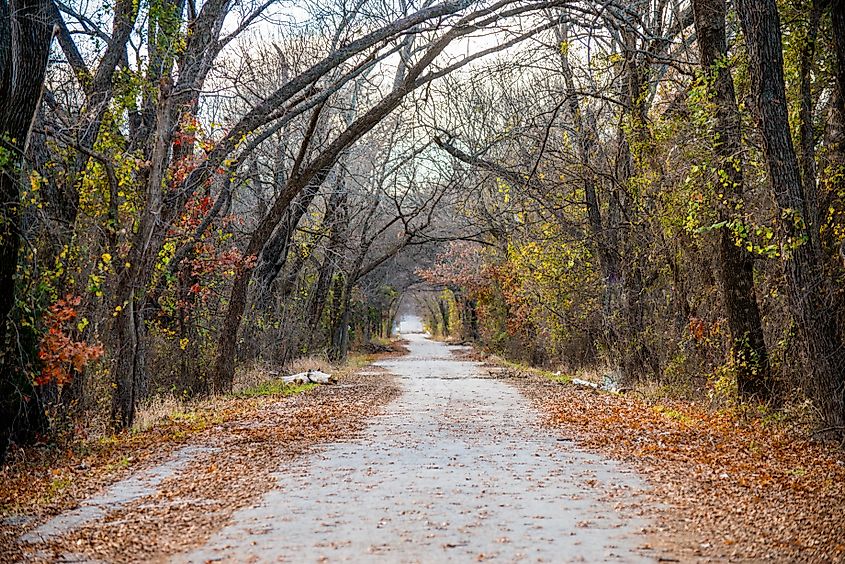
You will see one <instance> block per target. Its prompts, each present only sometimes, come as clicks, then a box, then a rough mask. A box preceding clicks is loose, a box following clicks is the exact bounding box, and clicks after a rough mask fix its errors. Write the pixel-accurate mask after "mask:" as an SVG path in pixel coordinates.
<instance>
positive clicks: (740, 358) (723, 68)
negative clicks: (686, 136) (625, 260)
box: [693, 0, 774, 401]
mask: <svg viewBox="0 0 845 564" xmlns="http://www.w3.org/2000/svg"><path fill="white" fill-rule="evenodd" d="M693 9H694V14H695V30H696V36H697V39H698V49H699V53H700V55H701V66H702V67H703V69H704V73H705V76H706V79H707V86H708V91H709V96H710V99H711V100H712V102H713V105H714V106H715V108H714V109H715V115H714V119H713V133H714V135H713V138H714V139H715V142H714V147H713V148H714V151H715V153H716V156H717V158H718V159H719V178H720V179H721V178H722V173H724V179H725V180H724V181H721V180H720V184H719V185H718V186H717V192H718V194H717V198H718V200H719V204H718V209H719V219H720V221H723V222H725V221H727V222H741V221H742V217H741V216H738V215H737V212H738V211H739V210H742V208H743V191H744V182H745V180H744V178H743V166H742V159H741V157H740V155H741V154H742V132H741V129H740V128H741V122H740V115H739V109H738V107H737V104H736V94H735V92H734V83H733V77H732V76H731V71H730V69H729V68H728V67H727V56H728V54H727V52H728V46H727V40H726V36H725V17H726V11H727V9H726V6H725V0H694V2H693ZM740 213H741V212H740ZM719 276H720V278H721V282H722V299H723V300H724V303H725V310H726V313H727V318H728V326H729V327H730V331H731V355H732V357H733V363H734V367H735V370H736V380H737V388H738V390H739V394H740V397H742V398H743V399H746V400H750V399H756V400H762V401H767V400H770V399H772V397H773V395H774V385H773V382H772V379H771V371H770V369H769V356H768V351H767V350H766V343H765V340H764V338H763V324H762V321H761V318H760V309H759V307H758V305H757V299H756V296H755V294H754V257H753V256H752V255H751V253H749V252H747V251H746V250H745V249H744V248H743V247H742V246H740V245H737V244H736V243H735V241H734V235H733V232H732V230H731V229H730V228H729V227H727V226H725V227H722V228H721V229H720V230H719Z"/></svg>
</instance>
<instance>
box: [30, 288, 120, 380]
mask: <svg viewBox="0 0 845 564" xmlns="http://www.w3.org/2000/svg"><path fill="white" fill-rule="evenodd" d="M81 301H82V298H80V297H79V296H71V295H67V296H65V298H64V299H60V300H58V301H56V303H54V304H53V305H52V306H50V309H49V310H48V312H47V314H46V315H45V316H44V323H45V324H46V326H47V332H46V333H45V334H44V336H43V337H42V338H41V343H40V344H39V347H38V358H39V360H41V363H42V367H41V374H40V375H39V376H38V377H36V379H35V383H36V384H37V385H39V386H43V385H44V384H47V383H49V382H55V383H56V384H58V385H60V386H63V385H65V384H68V383H70V381H71V380H72V379H73V371H75V372H82V370H84V369H85V366H86V365H87V364H88V363H89V362H92V361H94V360H97V359H98V358H100V357H101V356H102V355H103V352H104V351H103V346H102V345H101V344H100V343H95V344H89V343H87V342H86V341H77V340H74V339H73V338H72V337H71V336H70V334H69V331H70V330H71V328H69V327H67V326H68V325H69V323H70V322H71V321H73V320H74V319H75V318H76V316H77V312H76V307H77V306H78V305H79V304H80V303H81Z"/></svg>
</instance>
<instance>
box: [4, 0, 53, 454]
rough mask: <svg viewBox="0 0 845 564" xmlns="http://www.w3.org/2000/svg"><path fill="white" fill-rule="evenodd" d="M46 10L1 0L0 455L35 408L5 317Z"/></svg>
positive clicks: (42, 3) (46, 37)
mask: <svg viewBox="0 0 845 564" xmlns="http://www.w3.org/2000/svg"><path fill="white" fill-rule="evenodd" d="M50 10H51V2H49V1H47V0H12V1H11V2H7V1H6V0H0V205H2V211H1V212H0V460H2V459H3V457H4V455H5V453H6V448H7V446H8V442H9V438H10V436H11V435H12V433H13V432H14V431H16V430H18V429H19V430H21V431H24V432H26V431H29V430H30V429H27V426H28V424H29V423H30V421H28V419H30V418H32V417H33V416H32V414H31V412H32V411H33V410H34V409H35V408H34V407H33V406H31V405H27V404H28V401H27V399H26V397H25V396H26V395H27V392H28V390H29V388H30V386H29V383H28V382H26V380H25V377H22V375H21V373H20V371H19V370H18V367H17V366H16V363H15V358H14V357H15V346H14V332H10V331H9V323H10V319H9V316H10V314H11V312H12V309H13V308H14V306H15V295H16V292H15V273H16V271H17V266H18V253H19V250H20V245H21V223H20V211H19V210H20V198H21V186H22V184H23V182H25V170H26V167H25V159H26V152H27V145H28V141H29V137H30V133H31V129H32V124H33V121H34V119H35V112H36V110H37V108H38V104H39V101H40V100H41V93H42V88H43V85H44V78H45V73H46V69H47V57H48V55H49V53H50V43H51V41H52V38H53V26H52V25H51V24H50V14H51V11H50ZM10 333H11V334H10Z"/></svg>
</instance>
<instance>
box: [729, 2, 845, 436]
mask: <svg viewBox="0 0 845 564" xmlns="http://www.w3.org/2000/svg"><path fill="white" fill-rule="evenodd" d="M736 7H737V11H738V12H739V16H740V22H741V24H742V29H743V32H744V33H745V38H746V43H747V47H748V59H749V70H750V74H751V79H752V91H753V93H754V96H755V98H756V101H757V108H758V111H759V115H760V118H759V119H760V128H761V131H762V137H763V152H764V154H765V157H766V161H767V163H768V167H769V176H770V180H771V184H772V190H773V192H774V196H775V201H776V202H777V205H778V208H779V210H780V215H781V221H780V226H779V227H780V235H781V254H782V259H783V267H784V273H785V277H786V283H787V289H788V294H789V298H790V304H791V306H792V310H793V315H794V317H795V321H796V323H797V325H798V329H799V331H800V335H801V337H802V340H803V344H804V347H805V351H806V354H807V361H808V364H809V368H810V370H811V373H812V380H811V383H810V384H811V385H810V391H811V395H812V397H813V399H814V401H815V403H816V405H817V406H818V408H819V409H820V411H821V413H822V414H823V416H824V418H825V421H826V422H827V423H828V425H830V426H831V427H836V428H838V429H839V434H840V435H845V432H843V428H845V347H843V346H842V343H841V342H840V334H839V326H838V308H837V307H836V306H837V304H835V303H834V300H833V297H832V294H831V292H830V288H829V287H828V284H829V281H828V280H827V278H826V277H825V274H824V271H823V266H822V263H823V258H822V254H821V249H819V248H818V245H817V243H816V241H818V238H817V237H813V236H811V233H810V229H811V226H810V225H808V223H807V222H806V221H805V220H804V218H806V217H807V215H808V206H807V201H806V196H805V193H804V187H803V184H802V183H801V175H800V172H799V166H798V159H797V158H796V155H795V149H794V147H793V145H792V139H791V138H790V135H789V116H788V113H787V104H786V88H785V84H784V76H783V52H782V45H781V34H780V17H779V14H778V11H777V5H776V3H775V0H754V1H752V0H738V1H737V2H736Z"/></svg>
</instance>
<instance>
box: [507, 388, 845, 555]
mask: <svg viewBox="0 0 845 564" xmlns="http://www.w3.org/2000/svg"><path fill="white" fill-rule="evenodd" d="M513 382H515V383H516V385H517V386H518V387H519V388H520V390H521V391H523V393H525V394H526V395H527V396H529V397H530V398H531V399H532V400H533V401H534V402H535V404H536V405H537V406H538V408H539V409H540V410H541V411H542V412H543V413H544V414H545V415H546V416H547V417H548V421H549V422H550V423H551V424H552V425H555V426H557V427H559V428H561V429H565V430H566V432H567V434H570V435H571V436H573V437H575V438H576V440H577V442H578V444H579V445H580V446H583V447H586V448H588V449H591V450H595V451H598V452H601V453H604V454H607V455H610V456H611V457H614V458H617V459H620V460H624V461H626V462H629V463H632V464H633V465H634V466H635V467H637V468H638V470H639V471H640V472H641V473H642V474H643V475H644V477H645V478H646V479H647V480H648V482H649V483H650V484H651V486H652V487H653V490H652V492H651V495H650V497H652V498H653V499H654V500H656V501H659V502H664V503H665V502H668V503H670V504H671V509H669V510H668V511H660V512H658V514H657V515H655V517H656V518H657V519H658V522H659V523H660V526H659V532H658V533H657V535H656V536H657V537H658V538H657V539H656V542H655V544H657V545H663V546H670V547H672V548H673V550H674V551H680V553H681V554H683V558H684V559H689V560H699V561H726V560H731V561H742V560H755V561H756V560H762V559H772V560H777V561H814V562H819V561H825V562H845V453H843V451H842V450H841V449H840V448H839V447H837V446H836V445H831V444H823V443H819V442H813V441H810V440H808V439H807V438H803V437H801V436H799V435H798V434H797V433H795V432H793V431H790V430H789V429H785V428H779V427H777V426H775V425H773V424H771V423H766V422H765V421H764V420H762V419H760V418H756V419H755V418H747V417H742V416H741V415H740V414H739V413H737V412H721V413H720V412H715V411H712V410H708V409H706V408H704V407H702V406H699V405H696V404H694V403H690V402H680V401H670V402H669V401H667V402H661V403H659V404H655V403H649V402H646V401H645V400H643V399H639V398H636V397H631V396H620V395H614V394H609V393H604V392H599V391H594V390H587V389H581V388H577V387H575V386H572V385H565V384H558V383H554V382H550V381H549V380H547V379H544V378H542V377H537V376H531V375H527V376H524V377H522V378H517V379H514V380H513Z"/></svg>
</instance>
